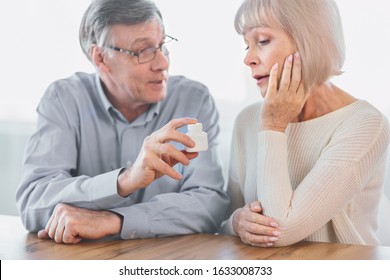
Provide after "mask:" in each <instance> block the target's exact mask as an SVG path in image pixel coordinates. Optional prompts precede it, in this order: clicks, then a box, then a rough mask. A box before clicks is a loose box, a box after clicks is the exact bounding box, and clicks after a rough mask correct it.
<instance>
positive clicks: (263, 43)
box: [259, 40, 269, 46]
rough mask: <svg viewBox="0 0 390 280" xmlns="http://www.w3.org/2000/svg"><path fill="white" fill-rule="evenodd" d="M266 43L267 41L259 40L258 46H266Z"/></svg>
mask: <svg viewBox="0 0 390 280" xmlns="http://www.w3.org/2000/svg"><path fill="white" fill-rule="evenodd" d="M268 43H269V40H261V41H260V42H259V44H260V45H261V46H265V45H268Z"/></svg>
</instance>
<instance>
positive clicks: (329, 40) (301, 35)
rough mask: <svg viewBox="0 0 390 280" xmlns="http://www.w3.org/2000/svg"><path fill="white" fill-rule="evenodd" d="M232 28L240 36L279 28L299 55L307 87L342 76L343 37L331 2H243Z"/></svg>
mask: <svg viewBox="0 0 390 280" xmlns="http://www.w3.org/2000/svg"><path fill="white" fill-rule="evenodd" d="M234 26H235V28H236V31H237V32H238V33H239V34H241V35H243V34H245V32H246V31H247V30H248V29H252V28H255V27H275V28H282V29H283V30H284V31H285V32H286V33H287V34H288V35H289V36H291V38H292V39H293V40H294V42H295V44H296V47H297V49H298V51H299V53H300V56H301V58H302V79H303V82H304V84H305V86H306V87H307V88H309V87H311V86H314V85H320V84H322V83H324V82H326V81H327V80H328V79H329V78H331V77H332V76H337V75H340V74H341V73H342V71H341V68H342V67H343V64H344V60H345V44H344V35H343V30H342V24H341V18H340V13H339V10H338V8H337V5H336V3H335V2H334V1H333V0H245V1H244V2H243V3H242V5H241V6H240V8H239V10H238V11H237V13H236V17H235V21H234Z"/></svg>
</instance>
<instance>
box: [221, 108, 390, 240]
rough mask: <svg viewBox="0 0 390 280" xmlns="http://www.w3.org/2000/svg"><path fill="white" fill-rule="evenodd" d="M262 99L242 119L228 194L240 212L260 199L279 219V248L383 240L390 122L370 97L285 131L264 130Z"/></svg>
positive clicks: (228, 225) (227, 227) (225, 229)
mask: <svg viewBox="0 0 390 280" xmlns="http://www.w3.org/2000/svg"><path fill="white" fill-rule="evenodd" d="M260 110H261V103H255V104H252V105H250V106H248V107H247V108H245V109H244V110H243V111H242V112H241V113H240V114H239V116H238V117H237V120H236V123H235V127H234V132H233V140H232V152H231V156H230V157H231V159H230V170H229V181H228V192H229V195H230V197H231V205H230V210H229V211H230V212H229V215H230V218H229V219H228V220H226V221H225V222H224V223H223V224H222V226H221V233H226V234H235V232H234V230H233V227H232V213H233V212H234V211H235V210H236V209H237V208H240V207H243V206H244V205H245V204H246V203H249V202H252V201H255V200H259V201H260V202H261V204H262V207H263V213H264V215H266V216H269V217H273V218H275V219H276V220H277V222H278V223H279V227H280V230H281V233H282V235H281V236H280V238H279V240H278V241H277V242H275V246H285V245H290V244H293V243H296V242H298V241H301V240H309V241H322V242H340V243H349V244H371V245H376V244H378V240H377V238H376V236H375V231H376V229H377V212H378V204H379V200H380V197H381V196H382V195H383V180H384V172H385V164H386V163H385V162H386V152H387V147H388V143H389V124H388V121H387V120H386V118H385V117H384V116H383V115H382V114H381V113H380V112H378V111H377V110H376V109H375V108H374V107H373V106H371V105H370V104H369V103H367V102H365V101H356V102H354V103H352V104H350V105H348V106H346V107H343V108H341V109H339V110H336V111H334V112H331V113H329V114H326V115H324V116H322V117H319V118H316V119H313V120H309V121H305V122H299V123H291V124H289V126H288V127H287V129H286V132H285V133H281V132H275V131H262V132H259V117H260Z"/></svg>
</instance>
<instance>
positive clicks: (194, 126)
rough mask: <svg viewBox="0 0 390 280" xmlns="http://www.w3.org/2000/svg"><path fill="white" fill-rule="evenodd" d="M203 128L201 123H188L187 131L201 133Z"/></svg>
mask: <svg viewBox="0 0 390 280" xmlns="http://www.w3.org/2000/svg"><path fill="white" fill-rule="evenodd" d="M202 129H203V125H202V124H201V123H195V124H189V125H188V132H189V133H201V132H202Z"/></svg>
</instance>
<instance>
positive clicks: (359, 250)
mask: <svg viewBox="0 0 390 280" xmlns="http://www.w3.org/2000/svg"><path fill="white" fill-rule="evenodd" d="M0 258H1V259H2V260H19V259H27V260H29V259H31V260H34V259H40V260H47V259H50V260H60V259H65V260H70V259H71V260H79V259H87V260H105V259H127V260H236V259H237V260H238V259H240V260H390V247H380V246H363V245H348V244H337V243H319V242H300V243H297V244H294V245H292V246H287V247H281V248H256V247H252V246H248V245H245V244H243V243H242V242H241V241H240V239H239V238H237V237H233V236H226V235H212V234H192V235H183V236H174V237H164V238H152V239H135V240H112V239H111V240H110V239H106V240H98V241H83V242H81V243H79V244H75V245H65V244H56V243H55V242H54V241H52V240H41V239H39V238H37V237H36V234H33V233H28V232H27V231H26V230H25V229H24V228H23V226H22V223H21V221H20V218H19V217H15V216H2V215H0Z"/></svg>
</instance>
